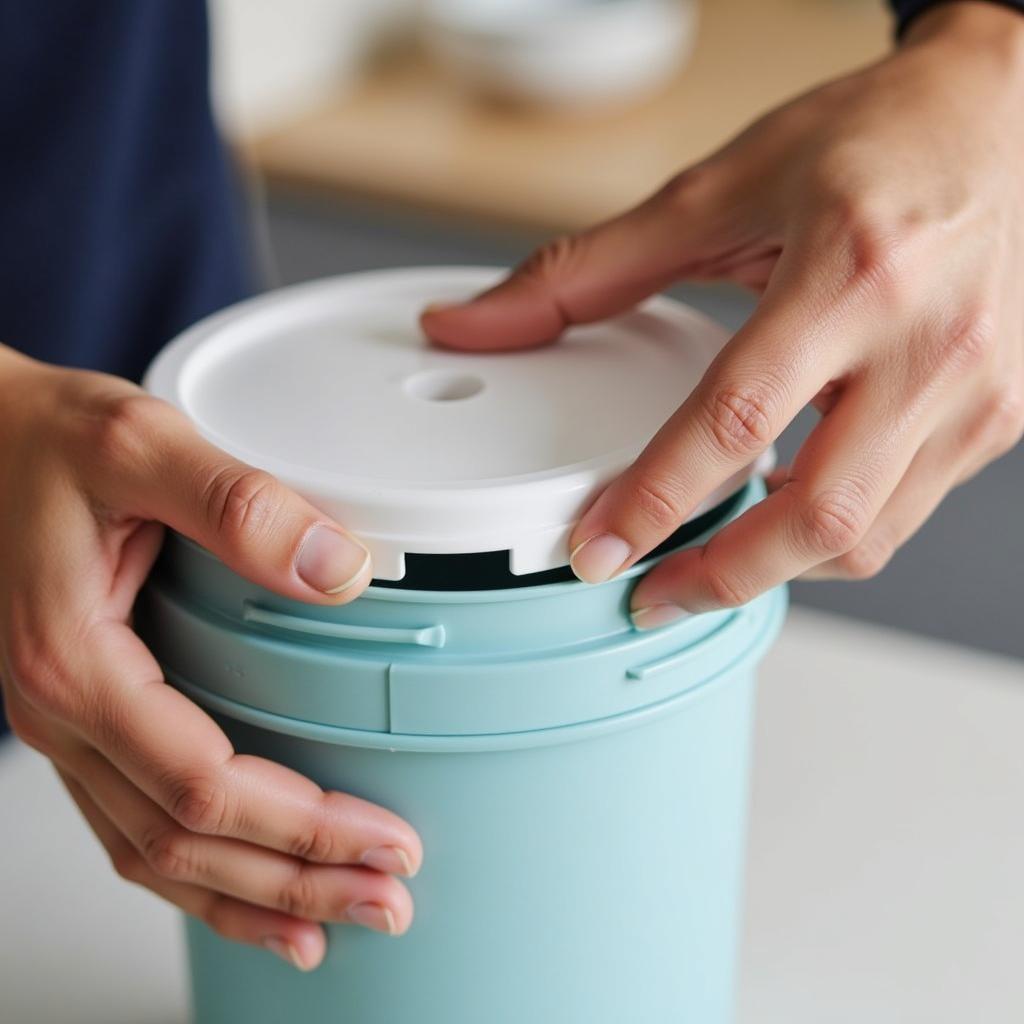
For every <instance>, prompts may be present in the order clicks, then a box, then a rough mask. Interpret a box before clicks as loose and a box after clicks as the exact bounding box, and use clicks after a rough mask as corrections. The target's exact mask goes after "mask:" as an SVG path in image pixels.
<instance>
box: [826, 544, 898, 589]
mask: <svg viewBox="0 0 1024 1024" xmlns="http://www.w3.org/2000/svg"><path fill="white" fill-rule="evenodd" d="M892 556H893V550H892V548H891V547H890V546H888V545H886V544H884V543H882V542H878V543H874V544H868V543H863V544H858V545H857V546H856V547H854V548H851V549H850V550H849V551H847V552H846V553H845V554H843V555H840V557H839V558H838V559H837V560H836V564H837V566H838V567H839V570H840V572H841V573H842V574H843V575H844V576H846V577H847V578H848V579H851V580H869V579H872V578H873V577H875V576H877V575H878V574H879V573H880V572H881V571H882V570H883V569H884V568H885V567H886V566H887V565H888V564H889V561H890V560H891V558H892Z"/></svg>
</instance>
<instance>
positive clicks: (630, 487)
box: [569, 272, 852, 583]
mask: <svg viewBox="0 0 1024 1024" xmlns="http://www.w3.org/2000/svg"><path fill="white" fill-rule="evenodd" d="M810 285H811V278H809V277H806V276H803V274H802V272H801V273H794V274H791V275H790V276H789V277H788V279H787V280H785V286H784V287H780V289H779V291H778V292H777V293H775V294H774V295H772V296H771V297H769V298H766V300H765V301H764V302H763V303H762V305H761V306H760V307H759V308H758V310H757V312H756V313H755V314H754V316H753V317H752V318H751V319H750V321H748V323H747V325H746V326H745V327H744V328H743V329H742V330H741V331H740V332H739V333H738V334H737V335H736V336H735V337H734V338H733V339H732V341H731V342H729V344H728V345H727V346H726V347H725V348H724V349H723V350H722V352H721V353H720V354H719V356H718V357H717V358H716V359H715V361H714V362H713V363H712V365H711V366H710V367H709V369H708V371H707V373H706V374H705V375H704V378H703V379H702V380H701V382H700V383H699V384H698V386H697V387H696V389H695V390H694V391H693V393H692V394H691V395H690V396H689V397H688V398H687V399H686V401H685V402H684V403H683V404H682V406H681V407H680V408H679V410H678V411H677V412H676V413H675V414H674V415H673V416H672V417H671V418H670V419H669V420H668V422H667V423H666V424H665V425H664V426H663V427H662V428H661V430H659V431H658V433H657V434H656V435H655V437H654V439H653V440H652V441H651V442H650V444H648V446H647V448H646V449H645V450H644V451H643V452H642V453H641V455H640V456H639V458H638V459H637V460H636V462H634V463H633V465H632V466H630V468H629V469H627V470H626V472H625V473H623V474H622V475H621V476H620V477H619V478H618V479H617V480H615V481H613V483H612V484H611V485H610V486H609V487H608V488H606V490H605V491H604V492H603V493H602V494H601V495H600V496H599V497H598V498H597V500H596V501H595V502H594V504H592V505H591V506H590V508H589V509H588V510H587V511H586V513H585V514H584V516H583V518H582V519H581V520H580V522H579V523H578V524H577V526H576V529H575V530H574V531H573V534H572V536H571V538H570V541H569V543H570V549H571V551H572V557H571V562H570V564H571V565H572V568H573V570H574V572H575V573H576V575H577V576H578V577H579V578H580V579H582V580H584V581H585V582H587V583H602V582H604V581H605V580H607V579H609V578H611V577H612V576H614V575H616V574H618V573H619V572H621V571H623V570H625V569H627V568H628V567H629V566H630V565H632V564H633V563H634V562H636V561H638V560H639V559H641V558H642V557H644V556H645V555H646V554H647V553H648V552H649V551H651V550H652V549H653V548H655V547H656V546H657V545H658V544H660V543H661V542H662V541H663V540H664V539H665V538H666V537H668V536H669V535H670V534H671V533H672V532H673V531H674V530H676V529H677V528H678V527H679V525H680V524H681V523H682V522H684V521H685V520H686V518H687V517H688V516H689V515H690V514H691V513H692V511H693V509H694V508H695V507H696V506H697V505H698V503H699V502H701V501H702V500H704V499H705V498H706V497H707V495H708V494H710V493H712V492H713V491H714V490H715V488H717V487H719V486H721V485H722V484H724V483H725V482H726V481H728V480H729V479H730V478H731V477H733V476H735V475H736V474H738V473H740V472H741V471H742V470H744V469H745V468H746V467H747V466H749V465H750V464H751V463H752V462H754V461H755V460H756V459H757V458H758V456H759V455H761V454H762V453H763V452H764V451H766V450H767V449H768V448H769V447H770V445H771V444H772V443H773V442H774V441H775V439H776V438H777V437H778V436H779V434H780V433H781V432H782V431H783V430H784V429H785V427H786V426H787V425H788V424H789V423H790V422H791V421H792V419H793V418H794V417H795V416H796V414H797V413H798V412H799V411H800V410H801V409H802V408H804V407H805V406H806V405H807V404H808V403H809V402H810V401H811V400H812V399H814V398H815V396H817V395H818V394H820V392H821V390H822V382H824V381H828V380H832V379H834V378H837V377H839V376H841V375H842V374H843V373H844V372H845V371H846V369H847V366H846V360H847V358H848V357H847V356H846V354H845V353H846V352H847V351H849V344H848V343H849V340H850V339H849V338H847V343H846V344H839V343H838V339H837V338H834V337H833V336H834V334H835V333H836V327H835V326H834V325H832V326H830V325H828V324H827V323H826V322H825V321H824V320H823V319H822V318H821V317H820V316H819V315H818V310H817V308H816V299H815V297H814V289H813V288H811V287H810ZM780 295H781V296H782V297H781V298H780V297H779V296H780ZM846 330H847V332H850V331H851V330H852V329H851V328H850V327H849V326H847V328H846Z"/></svg>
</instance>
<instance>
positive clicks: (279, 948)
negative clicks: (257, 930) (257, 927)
mask: <svg viewBox="0 0 1024 1024" xmlns="http://www.w3.org/2000/svg"><path fill="white" fill-rule="evenodd" d="M263 948H264V949H267V950H269V951H270V952H271V953H273V954H274V956H279V957H280V958H281V959H282V960H284V962H285V963H289V964H291V965H292V967H295V968H297V969H298V970H300V971H311V970H312V969H313V968H314V967H315V966H316V965H315V964H309V965H306V964H304V963H303V962H302V957H300V956H299V951H298V950H297V949H296V948H295V947H294V946H293V945H292V944H291V943H290V942H288V941H287V940H286V939H279V938H278V937H277V936H276V935H271V936H270V937H269V938H266V939H264V940H263Z"/></svg>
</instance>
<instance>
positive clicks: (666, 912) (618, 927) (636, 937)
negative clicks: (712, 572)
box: [137, 483, 785, 1024]
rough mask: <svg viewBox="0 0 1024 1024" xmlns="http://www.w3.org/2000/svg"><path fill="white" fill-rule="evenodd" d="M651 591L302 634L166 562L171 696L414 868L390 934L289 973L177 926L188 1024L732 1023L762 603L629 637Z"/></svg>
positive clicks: (466, 600) (325, 620) (249, 600)
mask: <svg viewBox="0 0 1024 1024" xmlns="http://www.w3.org/2000/svg"><path fill="white" fill-rule="evenodd" d="M761 493H763V491H762V489H761V485H760V484H759V483H751V484H749V485H748V487H747V493H746V494H745V496H744V499H743V501H741V502H740V504H739V505H738V506H737V507H736V509H735V510H734V514H738V513H739V512H741V511H742V510H743V509H744V508H745V507H747V506H749V504H751V503H752V502H753V501H755V500H756V499H757V498H758V497H760V495H761ZM718 525H720V524H718ZM701 539H702V538H698V539H697V542H699V541H700V540H701ZM648 568H650V563H642V564H641V565H639V566H636V567H634V568H633V569H632V570H630V571H629V572H628V573H626V574H624V575H623V576H622V577H620V578H617V579H616V580H613V581H611V582H610V583H607V584H604V585H601V586H598V587H588V586H586V585H584V584H580V583H575V582H566V583H556V584H550V585H545V586H537V587H524V588H521V589H517V590H501V591H479V592H451V593H435V592H430V591H409V590H401V589H394V588H392V589H385V588H371V589H370V590H368V591H367V592H366V593H365V594H364V595H363V596H362V597H360V598H359V599H358V600H357V601H355V602H353V603H352V604H351V605H347V606H345V607H342V608H319V607H316V608H314V607H311V606H304V605H301V604H298V603H296V602H293V601H288V600H285V599H282V598H278V597H276V596H274V595H271V594H269V593H268V592H266V591H263V590H261V589H260V588H258V587H255V586H254V585H252V584H249V583H247V582H245V581H243V580H241V579H240V578H239V577H237V576H235V575H234V574H233V573H231V572H230V571H229V570H227V569H226V568H225V567H224V566H222V565H221V564H220V563H219V562H217V561H216V560H214V559H213V558H212V557H211V556H209V555H208V554H207V553H205V552H203V551H202V550H201V549H199V548H197V547H195V546H194V545H192V544H190V543H189V542H187V541H184V540H181V539H180V538H176V537H172V538H170V539H169V541H168V544H167V546H166V548H165V552H164V554H163V556H162V558H161V562H160V564H159V566H158V570H157V572H156V573H155V574H154V576H153V579H152V581H151V583H150V584H149V585H148V587H147V589H146V590H145V592H144V593H143V595H142V597H141V599H140V603H139V607H138V610H137V622H138V627H139V629H140V632H141V633H142V634H143V636H144V637H145V638H146V640H147V642H148V643H149V644H150V646H151V647H152V649H153V650H154V652H155V653H156V655H157V657H158V658H159V659H160V661H161V663H162V665H163V666H164V668H165V671H166V673H167V676H168V679H169V680H170V681H171V682H172V683H174V684H175V685H178V686H179V687H181V688H182V689H183V690H184V691H185V692H187V693H188V694H189V695H190V696H192V697H193V698H194V699H195V700H196V701H197V702H198V703H200V704H202V705H204V706H205V707H207V708H208V709H209V710H210V711H211V713H212V714H214V715H215V717H216V718H217V719H218V721H219V722H220V723H221V724H222V726H223V727H224V729H225V731H226V732H227V734H228V736H229V737H230V739H231V740H232V742H233V743H234V745H235V747H236V749H237V750H239V751H241V752H244V753H249V754H255V755H260V756H264V757H268V758H271V759H273V760H275V761H278V762H281V763H283V764H287V765H289V766H290V767H293V768H295V769H297V770H299V771H301V772H303V773H304V774H306V775H308V776H309V777H310V778H312V779H314V780H315V781H316V782H317V783H319V784H320V785H321V786H323V787H326V788H332V789H338V790H342V791H345V792H349V793H353V794H355V795H357V796H360V797H363V798H366V799H368V800H372V801H374V802H376V803H379V804H381V805H383V806H386V807H389V808H391V809H392V810H394V811H395V812H397V813H398V814H400V815H402V816H403V817H405V818H406V819H407V820H408V821H409V822H410V823H411V824H412V825H413V826H414V827H415V828H416V829H417V830H418V831H419V833H420V835H421V837H422V839H423V843H424V850H425V854H424V863H423V867H422V870H421V871H420V873H419V875H418V876H417V877H416V878H414V879H412V880H411V881H409V883H408V885H409V888H410V890H411V892H412V895H413V898H414V900H415V904H416V912H415V920H414V922H413V925H412V927H411V929H410V931H409V932H408V933H407V934H406V935H404V936H402V937H400V938H391V937H389V936H385V935H381V934H378V933H373V932H370V931H368V930H366V929H362V928H357V927H354V926H350V925H337V926H334V925H330V926H328V928H327V931H328V951H327V956H326V959H325V961H324V963H323V965H322V966H321V967H320V968H318V969H317V970H315V971H313V972H312V973H310V974H300V973H299V972H297V971H295V970H294V969H293V968H291V967H289V966H287V965H286V964H284V963H281V962H280V961H278V960H276V958H273V957H272V956H271V955H270V954H268V953H266V952H265V951H263V950H259V949H255V948H249V947H243V946H240V945H236V944H233V943H229V942H227V941H226V940H223V939H221V938H219V937H218V936H216V935H214V934H213V933H212V932H210V931H209V930H207V929H206V928H205V926H203V925H201V924H199V923H198V922H194V921H190V922H189V924H188V937H189V951H190V958H191V966H192V978H193V987H194V1005H195V1020H196V1022H197V1024H229V1022H237V1021H245V1022H246V1024H272V1022H273V1024H278V1022H280V1021H284V1020H302V1021H303V1022H304V1024H402V1022H406V1021H408V1022H416V1024H480V1022H481V1021H487V1022H488V1024H522V1022H524V1021H531V1020H532V1021H537V1022H542V1024H546V1022H548V1021H551V1022H554V1021H559V1022H561V1021H567V1022H577V1021H578V1022H580V1024H583V1022H586V1024H613V1022H614V1024H621V1022H623V1021H631V1022H638V1024H647V1022H650V1024H656V1022H657V1024H661V1022H680V1024H682V1022H693V1024H726V1022H727V1021H729V1020H730V1019H731V1014H732V1001H733V988H734V971H735V961H736V948H737V938H738V926H739V918H740V889H741V877H742V867H743V850H744V845H745V821H746V793H747V773H748V759H749V747H750V733H751V723H752V715H753V703H754V676H755V670H756V665H757V662H758V659H759V657H760V655H761V654H762V653H763V651H764V650H765V648H766V647H767V646H768V644H769V643H770V642H771V640H772V638H773V637H774V635H775V633H776V632H777V630H778V628H779V625H780V623H781V619H782V616H783V613H784V607H785V595H784V592H783V591H781V590H779V591H773V592H771V593H769V594H766V595H764V596H763V597H761V598H759V599H757V600H756V601H754V602H752V603H751V604H749V605H747V606H745V607H743V608H740V609H735V610H727V611H722V612H713V613H709V614H706V615H700V616H695V617H691V618H688V619H684V620H682V621H681V622H679V623H677V624H675V625H672V626H669V627H667V628H664V629H661V630H657V631H653V632H650V633H638V632H636V631H634V630H633V629H632V628H631V627H630V624H629V618H628V598H629V591H630V589H631V587H632V585H633V583H635V580H636V578H637V577H638V576H639V575H640V574H642V573H643V572H644V571H646V570H647V569H648Z"/></svg>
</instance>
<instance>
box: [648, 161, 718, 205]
mask: <svg viewBox="0 0 1024 1024" xmlns="http://www.w3.org/2000/svg"><path fill="white" fill-rule="evenodd" d="M714 177H715V175H714V172H713V170H712V168H711V166H710V165H708V164H696V165H694V166H693V167H687V168H686V169H685V170H682V171H680V172H679V173H678V174H674V175H673V176H672V177H671V178H669V180H668V181H667V182H665V184H664V185H663V186H662V187H661V189H660V191H659V193H658V197H659V198H660V199H662V200H664V201H666V202H667V203H668V204H669V205H670V206H674V207H682V208H683V209H685V210H689V209H691V208H692V207H693V206H694V205H696V204H698V203H700V202H702V201H703V200H705V199H706V198H707V195H708V192H709V190H710V187H711V184H712V182H713V180H714Z"/></svg>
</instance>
